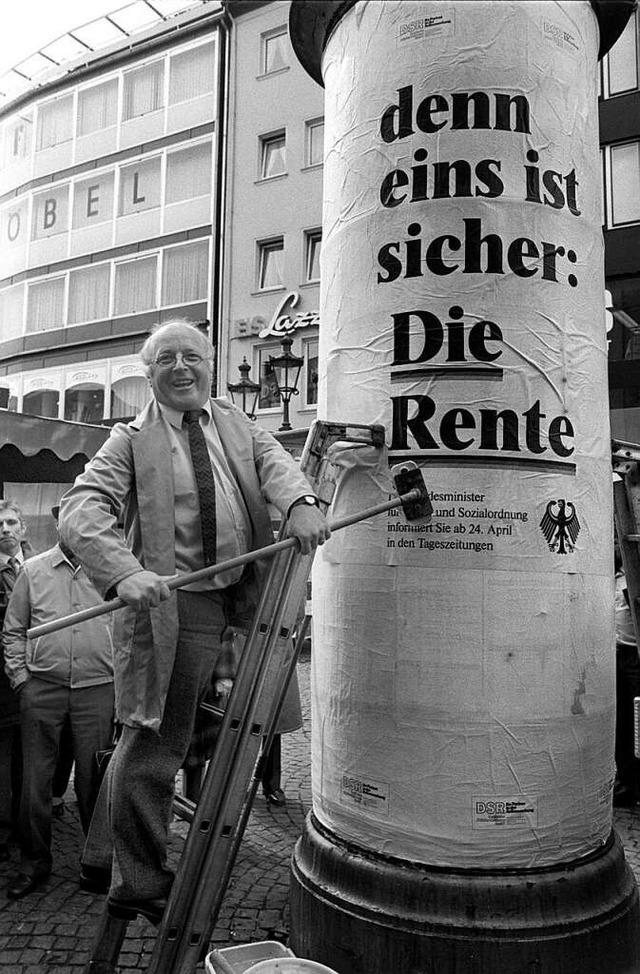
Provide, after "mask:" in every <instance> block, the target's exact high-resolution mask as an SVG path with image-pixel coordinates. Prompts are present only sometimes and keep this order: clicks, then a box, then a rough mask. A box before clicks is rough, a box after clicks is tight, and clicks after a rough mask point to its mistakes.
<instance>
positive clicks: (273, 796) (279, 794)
mask: <svg viewBox="0 0 640 974" xmlns="http://www.w3.org/2000/svg"><path fill="white" fill-rule="evenodd" d="M264 797H265V798H266V799H267V801H268V802H269V804H270V805H279V806H281V805H286V804H287V796H286V795H285V793H284V792H283V790H282V788H275V789H274V790H273V791H265V793H264Z"/></svg>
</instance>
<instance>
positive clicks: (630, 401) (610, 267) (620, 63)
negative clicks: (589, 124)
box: [600, 9, 640, 443]
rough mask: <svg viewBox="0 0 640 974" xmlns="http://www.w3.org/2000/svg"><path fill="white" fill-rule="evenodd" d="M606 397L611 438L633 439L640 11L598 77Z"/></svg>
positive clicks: (639, 386) (638, 327)
mask: <svg viewBox="0 0 640 974" xmlns="http://www.w3.org/2000/svg"><path fill="white" fill-rule="evenodd" d="M600 91H601V98H600V142H601V150H602V174H603V214H602V222H603V227H604V241H605V276H606V283H607V291H608V294H607V304H608V315H607V319H608V321H607V328H608V330H609V399H610V404H611V429H612V434H613V436H614V437H615V438H618V439H621V440H626V441H628V442H631V443H640V16H639V14H638V10H637V9H636V10H635V11H634V13H633V14H632V16H631V18H630V20H629V22H628V24H627V26H626V28H625V31H624V33H623V34H622V36H621V37H620V38H619V40H618V41H617V43H616V44H615V45H614V47H613V48H612V49H611V51H610V53H609V54H608V55H607V56H606V57H605V58H604V59H603V61H602V64H601V77H600Z"/></svg>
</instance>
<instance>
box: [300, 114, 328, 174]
mask: <svg viewBox="0 0 640 974" xmlns="http://www.w3.org/2000/svg"><path fill="white" fill-rule="evenodd" d="M323 162H324V119H323V118H316V119H314V120H313V121H312V122H307V123H306V140H305V165H307V166H321V165H322V163H323Z"/></svg>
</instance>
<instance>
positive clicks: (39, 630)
mask: <svg viewBox="0 0 640 974" xmlns="http://www.w3.org/2000/svg"><path fill="white" fill-rule="evenodd" d="M391 473H392V475H393V478H394V483H395V486H396V490H397V491H398V495H399V496H398V497H394V498H391V499H390V500H387V501H382V502H381V503H380V504H376V505H374V506H373V507H368V508H366V509H365V510H362V511H356V512H355V513H354V514H348V515H346V516H344V517H341V518H337V519H336V520H335V521H333V522H332V523H331V524H330V527H331V532H332V533H333V532H334V531H340V530H342V528H347V527H349V526H350V525H352V524H357V523H358V522H359V521H366V520H367V519H368V518H370V517H375V516H376V514H384V513H385V512H386V511H392V510H394V508H396V507H402V510H403V512H404V515H405V517H406V519H407V521H423V520H426V519H430V518H431V514H432V513H433V507H432V505H431V501H430V499H429V493H428V491H427V488H426V486H425V483H424V480H423V477H422V472H421V471H420V470H419V469H418V467H417V466H416V464H415V463H413V462H412V461H407V462H406V463H403V464H398V465H397V466H395V467H393V468H392V471H391ZM297 544H298V541H297V539H296V538H285V539H284V540H282V541H276V542H274V544H270V545H267V546H266V547H264V548H257V549H256V550H255V551H249V552H247V554H245V555H239V556H238V557H237V558H229V559H228V560H227V561H221V562H219V563H218V564H217V565H209V566H208V567H207V568H201V569H200V570H199V571H197V572H188V573H187V574H184V575H176V576H175V578H171V579H169V581H168V582H167V587H168V588H170V589H176V588H182V587H183V586H184V585H190V584H191V583H192V582H199V581H201V580H202V579H203V578H212V577H213V576H214V575H219V574H220V573H221V572H226V571H229V570H230V569H232V568H238V567H240V566H241V565H248V564H249V563H250V562H253V561H257V560H258V559H259V558H273V557H274V555H277V554H278V552H279V551H284V550H285V549H287V548H294V547H296V546H297ZM125 605H126V602H124V600H123V599H120V598H117V599H110V600H109V601H108V602H103V603H102V605H94V606H92V607H91V608H90V609H83V610H82V611H81V612H74V613H73V614H72V615H68V616H63V617H62V618H60V619H53V620H52V621H51V622H45V623H44V624H43V625H41V626H34V628H33V629H28V630H27V636H28V637H29V639H37V638H38V637H39V636H46V635H47V634H48V633H50V632H58V631H59V630H60V629H66V628H67V627H68V626H73V625H76V624H77V623H79V622H85V621H86V620H87V619H94V618H95V617H96V616H101V615H106V614H107V613H109V612H115V610H116V609H123V608H124V607H125Z"/></svg>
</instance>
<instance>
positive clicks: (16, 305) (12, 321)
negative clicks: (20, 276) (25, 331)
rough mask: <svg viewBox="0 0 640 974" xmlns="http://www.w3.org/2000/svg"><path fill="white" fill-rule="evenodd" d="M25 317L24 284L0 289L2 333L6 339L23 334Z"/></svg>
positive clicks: (0, 331)
mask: <svg viewBox="0 0 640 974" xmlns="http://www.w3.org/2000/svg"><path fill="white" fill-rule="evenodd" d="M23 318H24V284H14V286H13V287H8V288H6V289H5V290H3V291H0V335H2V338H3V339H4V340H5V341H6V340H7V339H9V338H18V337H19V336H20V335H22V321H23Z"/></svg>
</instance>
